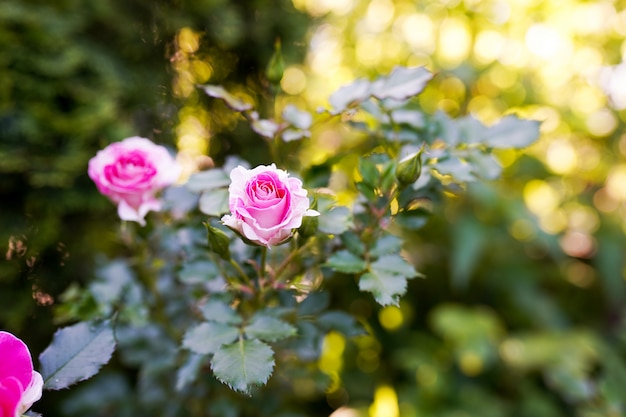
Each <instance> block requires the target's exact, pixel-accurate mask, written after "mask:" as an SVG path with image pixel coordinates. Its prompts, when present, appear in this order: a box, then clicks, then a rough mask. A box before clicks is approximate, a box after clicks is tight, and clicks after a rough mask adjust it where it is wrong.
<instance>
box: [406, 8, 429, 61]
mask: <svg viewBox="0 0 626 417" xmlns="http://www.w3.org/2000/svg"><path fill="white" fill-rule="evenodd" d="M398 21H399V27H400V31H401V33H402V36H403V38H404V40H405V41H406V42H407V43H408V44H409V46H410V47H411V48H413V49H416V50H420V51H424V52H427V53H429V54H430V53H432V52H433V51H434V49H435V44H436V42H435V25H434V24H433V21H432V20H431V18H430V17H429V16H428V15H425V14H420V13H414V14H410V15H407V16H403V17H401V18H400V19H399V20H398Z"/></svg>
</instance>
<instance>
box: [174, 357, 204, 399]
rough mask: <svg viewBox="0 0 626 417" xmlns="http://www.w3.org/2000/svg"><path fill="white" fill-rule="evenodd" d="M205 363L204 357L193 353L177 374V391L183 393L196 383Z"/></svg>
mask: <svg viewBox="0 0 626 417" xmlns="http://www.w3.org/2000/svg"><path fill="white" fill-rule="evenodd" d="M203 361H204V356H203V355H198V354H195V353H192V354H190V355H189V358H188V359H187V361H186V362H185V363H184V364H183V366H181V367H180V368H179V369H178V372H177V373H176V391H179V392H180V391H182V390H183V389H185V388H186V387H188V386H189V385H191V384H192V383H194V382H195V380H196V379H197V378H198V373H199V372H200V368H201V367H202V362H203Z"/></svg>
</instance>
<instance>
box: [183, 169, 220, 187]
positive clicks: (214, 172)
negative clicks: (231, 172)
mask: <svg viewBox="0 0 626 417" xmlns="http://www.w3.org/2000/svg"><path fill="white" fill-rule="evenodd" d="M228 184H230V177H229V176H228V175H227V174H226V173H225V172H224V171H222V170H221V169H209V170H207V171H201V172H196V173H195V174H192V175H191V176H190V177H189V179H188V180H187V182H186V183H185V187H187V189H188V190H189V191H191V192H194V193H200V192H202V191H208V190H213V189H215V188H223V187H226V186H228Z"/></svg>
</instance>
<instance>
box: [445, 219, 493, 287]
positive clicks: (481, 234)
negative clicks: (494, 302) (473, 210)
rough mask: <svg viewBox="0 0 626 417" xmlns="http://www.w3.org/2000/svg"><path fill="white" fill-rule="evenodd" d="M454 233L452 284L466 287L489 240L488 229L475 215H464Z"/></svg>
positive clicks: (457, 223)
mask: <svg viewBox="0 0 626 417" xmlns="http://www.w3.org/2000/svg"><path fill="white" fill-rule="evenodd" d="M452 233H453V236H454V239H453V245H452V265H451V268H452V271H451V274H452V285H454V286H455V287H456V288H465V287H466V286H467V283H468V281H469V279H470V277H471V275H472V273H473V272H474V268H475V267H476V265H477V264H478V262H479V261H480V255H481V252H482V251H483V249H484V247H485V244H486V243H487V242H488V240H487V235H486V230H485V229H484V228H483V227H482V226H481V224H480V223H479V222H478V221H477V220H476V219H474V218H473V217H463V218H461V219H459V220H458V221H457V222H456V224H455V226H454V228H453V231H452Z"/></svg>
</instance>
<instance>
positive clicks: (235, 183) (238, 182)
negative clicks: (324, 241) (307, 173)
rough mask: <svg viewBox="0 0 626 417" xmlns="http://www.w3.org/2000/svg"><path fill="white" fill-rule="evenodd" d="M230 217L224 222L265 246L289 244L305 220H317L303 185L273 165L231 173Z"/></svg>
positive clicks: (238, 168) (223, 220) (247, 237)
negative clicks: (294, 232)
mask: <svg viewBox="0 0 626 417" xmlns="http://www.w3.org/2000/svg"><path fill="white" fill-rule="evenodd" d="M230 179H231V184H230V186H229V187H228V191H229V193H230V197H229V200H228V202H229V207H230V212H231V213H230V214H229V215H225V216H224V217H222V222H223V223H224V224H225V225H226V226H228V227H230V228H231V229H233V230H236V231H237V232H239V233H240V234H241V235H242V236H243V237H245V238H246V239H248V240H250V241H252V242H254V243H256V244H259V245H263V246H267V247H269V246H272V245H278V244H279V243H282V242H284V241H285V240H287V239H288V238H289V237H290V236H291V234H292V232H293V229H297V228H298V227H300V226H301V225H302V218H303V217H304V216H317V215H319V213H318V212H317V211H315V210H310V209H309V199H308V197H307V191H306V190H305V189H303V188H302V181H300V180H299V179H297V178H289V174H288V173H287V172H285V171H283V170H281V169H277V168H276V166H275V165H274V164H272V165H269V166H264V165H260V166H258V167H256V168H254V169H246V168H244V167H242V166H238V167H237V168H235V169H233V170H232V171H231V173H230Z"/></svg>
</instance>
